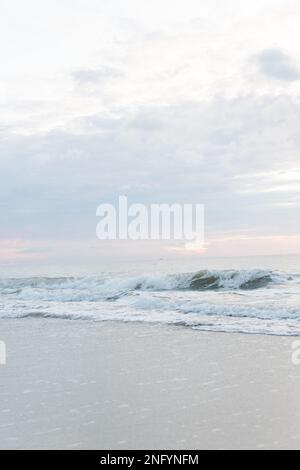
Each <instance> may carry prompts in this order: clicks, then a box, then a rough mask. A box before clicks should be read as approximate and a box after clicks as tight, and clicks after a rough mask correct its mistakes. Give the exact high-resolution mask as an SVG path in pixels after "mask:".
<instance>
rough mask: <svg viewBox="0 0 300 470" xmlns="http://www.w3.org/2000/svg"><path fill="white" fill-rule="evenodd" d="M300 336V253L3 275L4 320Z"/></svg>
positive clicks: (0, 288)
mask: <svg viewBox="0 0 300 470" xmlns="http://www.w3.org/2000/svg"><path fill="white" fill-rule="evenodd" d="M1 318H6V319H11V320H12V321H13V320H14V319H16V318H22V319H24V321H26V319H27V318H43V319H44V320H45V324H46V322H47V320H49V319H51V318H57V319H59V318H61V319H69V320H87V321H90V322H104V321H117V322H128V323H129V322H143V323H157V324H169V325H174V326H175V325H178V326H181V327H186V328H193V329H195V330H205V331H218V332H238V333H248V334H250V333H252V334H263V335H284V336H286V335H290V336H299V335H300V255H289V256H265V257H254V256H253V257H245V258H237V257H234V258H204V257H202V258H201V257H199V256H195V257H194V258H191V257H189V258H185V257H181V258H177V259H175V260H170V259H168V260H164V259H160V260H157V261H143V262H142V261H140V262H134V263H126V264H124V263H121V264H118V265H116V263H115V264H111V265H110V263H106V265H105V267H104V266H99V267H97V268H95V267H93V269H84V268H81V269H77V270H76V269H75V268H72V270H70V271H66V269H53V268H52V269H51V270H50V269H49V272H46V273H45V272H43V273H41V272H39V273H37V272H30V271H26V273H25V274H24V271H23V272H22V273H20V272H18V271H16V272H14V273H13V275H12V274H11V272H7V271H6V270H5V269H2V270H1V276H0V319H1Z"/></svg>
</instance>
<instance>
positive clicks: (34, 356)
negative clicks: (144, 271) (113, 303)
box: [0, 318, 300, 449]
mask: <svg viewBox="0 0 300 470" xmlns="http://www.w3.org/2000/svg"><path fill="white" fill-rule="evenodd" d="M0 340H2V341H5V342H6V348H7V365H5V366H0V381H1V388H0V448H1V449H147V448H148V449H230V448H234V449H245V448H253V449H256V448H258V449H264V448H266V449H268V448H277V449H278V448H281V449H282V448H284V449H287V448H300V400H299V390H300V366H295V365H293V364H292V362H291V354H292V348H291V345H292V341H293V338H288V337H275V336H272V337H271V336H254V335H245V334H244V335H240V334H226V333H209V332H201V331H193V330H191V329H188V328H183V327H175V326H172V327H168V326H161V325H149V324H134V323H131V324H125V323H96V322H89V321H79V320H78V321H67V320H51V319H47V320H45V319H29V318H28V319H22V320H1V323H0Z"/></svg>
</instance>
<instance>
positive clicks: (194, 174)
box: [0, 95, 300, 246]
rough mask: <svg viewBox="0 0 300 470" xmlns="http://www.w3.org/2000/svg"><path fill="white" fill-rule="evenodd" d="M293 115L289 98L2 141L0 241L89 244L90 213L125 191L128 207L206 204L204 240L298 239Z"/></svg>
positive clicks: (151, 113)
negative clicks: (225, 235)
mask: <svg viewBox="0 0 300 470" xmlns="http://www.w3.org/2000/svg"><path fill="white" fill-rule="evenodd" d="M296 109H297V103H294V102H293V100H291V98H290V97H288V96H286V95H282V96H279V97H273V96H264V97H254V96H246V97H243V98H235V99H231V100H228V99H224V98H220V97H219V98H215V99H214V100H212V101H209V102H198V103H192V102H185V103H181V104H177V105H173V106H146V107H145V106H141V107H140V108H139V109H136V110H135V111H132V110H131V111H129V110H124V112H123V113H120V114H119V115H118V117H116V118H115V119H114V118H113V117H112V118H111V119H110V120H109V119H108V120H106V119H103V118H101V114H99V115H98V114H97V115H94V116H90V117H87V118H86V121H87V122H85V120H82V121H81V124H80V126H81V132H77V133H76V134H75V133H71V132H59V131H55V132H50V133H48V134H44V135H34V136H28V137H24V136H17V135H14V134H11V135H10V136H8V135H7V136H6V139H4V140H2V141H1V143H0V154H1V176H2V184H1V187H0V201H2V202H1V232H2V236H4V237H7V238H10V237H19V238H28V239H31V240H39V239H44V240H63V239H70V240H77V239H89V240H93V239H94V237H95V227H96V222H97V220H96V217H95V211H96V207H97V206H98V205H99V204H100V203H102V202H109V203H116V202H117V198H118V196H119V195H120V194H123V192H124V191H125V192H126V194H128V197H129V202H141V203H146V204H149V203H163V202H166V203H173V202H179V203H182V202H187V203H188V202H195V203H203V204H205V206H206V226H207V230H208V231H215V232H218V231H225V230H226V231H236V230H244V229H251V230H253V231H254V232H255V233H256V235H257V234H261V235H272V234H285V235H293V234H297V233H299V232H300V225H299V223H300V221H299V217H298V216H297V214H298V203H299V201H300V191H299V186H298V187H297V182H298V183H299V174H300V168H299V145H300V138H299V117H298V115H297V114H296V112H295V110H296ZM91 121H92V122H93V126H92V128H91V127H90V126H89V124H90V122H91ZM86 125H87V126H88V129H89V130H88V131H87V130H86V127H85V126H86ZM289 182H293V184H292V185H289V184H288V183H289ZM283 184H284V185H285V187H286V189H285V191H282V185H283ZM125 186H126V188H125ZM6 201H9V204H8V202H6ZM290 202H293V205H288V206H287V204H288V203H290ZM266 214H267V217H266ZM48 244H49V242H48V241H47V246H48Z"/></svg>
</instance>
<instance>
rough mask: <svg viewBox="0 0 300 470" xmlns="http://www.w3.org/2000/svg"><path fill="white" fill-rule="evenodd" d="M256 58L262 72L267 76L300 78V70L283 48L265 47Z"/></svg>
mask: <svg viewBox="0 0 300 470" xmlns="http://www.w3.org/2000/svg"><path fill="white" fill-rule="evenodd" d="M256 59H257V64H258V67H259V70H260V72H261V73H262V74H264V75H265V76H267V77H270V78H274V79H276V80H285V81H295V80H300V70H299V69H298V68H297V67H296V66H295V65H294V64H293V62H292V60H291V58H290V57H289V56H288V54H286V53H285V52H284V51H282V50H281V49H265V50H263V51H261V52H260V53H259V54H258V55H257V57H256Z"/></svg>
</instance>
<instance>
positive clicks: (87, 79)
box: [71, 66, 124, 85]
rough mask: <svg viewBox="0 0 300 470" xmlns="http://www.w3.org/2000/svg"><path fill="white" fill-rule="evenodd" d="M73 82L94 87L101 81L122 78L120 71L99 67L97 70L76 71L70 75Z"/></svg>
mask: <svg viewBox="0 0 300 470" xmlns="http://www.w3.org/2000/svg"><path fill="white" fill-rule="evenodd" d="M71 76H72V78H73V80H74V81H75V82H76V83H78V84H81V85H96V84H98V83H99V82H101V81H103V80H110V79H115V78H122V77H123V76H124V73H123V72H122V70H120V69H117V68H114V67H104V66H103V67H100V68H97V69H78V70H74V71H73V72H72V73H71Z"/></svg>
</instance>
